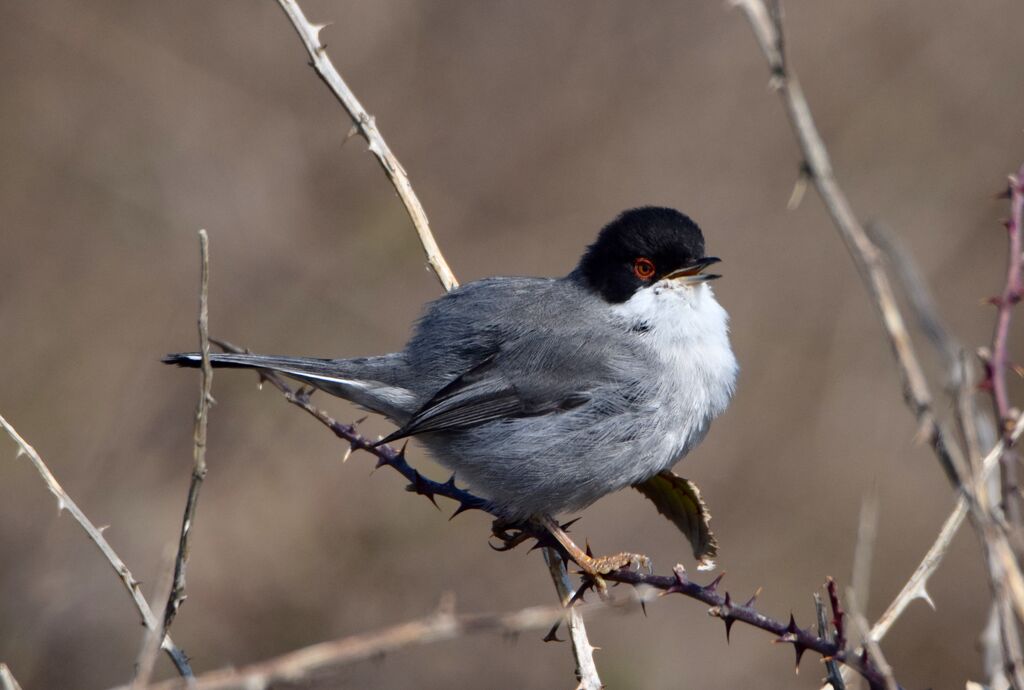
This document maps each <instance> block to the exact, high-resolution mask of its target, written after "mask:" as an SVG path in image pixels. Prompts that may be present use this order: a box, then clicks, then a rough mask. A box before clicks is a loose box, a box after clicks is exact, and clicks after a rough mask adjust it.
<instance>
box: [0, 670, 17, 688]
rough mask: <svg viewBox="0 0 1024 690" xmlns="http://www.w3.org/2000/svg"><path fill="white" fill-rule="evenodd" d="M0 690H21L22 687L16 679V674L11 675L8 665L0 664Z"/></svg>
mask: <svg viewBox="0 0 1024 690" xmlns="http://www.w3.org/2000/svg"><path fill="white" fill-rule="evenodd" d="M0 690H21V686H20V685H18V681H16V680H15V679H14V674H13V673H11V669H9V668H8V667H7V664H0Z"/></svg>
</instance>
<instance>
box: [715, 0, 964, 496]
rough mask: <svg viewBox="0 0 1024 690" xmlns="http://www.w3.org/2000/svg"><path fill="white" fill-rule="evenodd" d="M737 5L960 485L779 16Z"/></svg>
mask: <svg viewBox="0 0 1024 690" xmlns="http://www.w3.org/2000/svg"><path fill="white" fill-rule="evenodd" d="M732 3H733V5H734V6H736V7H739V8H740V9H741V10H743V12H744V14H745V15H746V17H747V19H748V21H749V23H750V26H751V28H752V29H753V31H754V36H755V38H756V39H757V43H758V45H759V46H760V47H761V52H762V53H764V56H765V59H766V60H767V61H768V66H769V68H770V69H771V74H772V85H773V86H774V87H775V88H776V89H777V90H778V92H779V94H780V95H781V97H782V101H783V104H784V106H785V108H786V113H787V115H788V117H789V122H790V125H791V126H792V129H793V133H794V135H795V136H796V139H797V143H798V144H799V146H800V150H801V153H802V154H803V156H804V165H805V170H806V173H807V175H809V176H810V179H811V182H812V183H813V184H814V187H815V189H816V190H817V191H818V195H819V196H820V197H821V199H822V201H823V202H824V204H825V208H826V209H827V210H828V213H829V216H830V217H831V219H832V222H833V224H834V225H835V227H836V229H837V230H838V231H839V235H840V237H841V238H842V239H843V242H844V244H845V245H846V248H847V250H848V252H849V254H850V257H851V258H852V259H853V263H854V265H855V266H856V268H857V271H858V273H859V274H860V276H861V278H862V280H863V281H864V284H865V285H866V286H867V288H868V290H869V291H870V293H871V298H872V300H871V301H872V304H873V305H874V307H875V309H876V310H877V311H878V315H879V317H880V318H881V320H882V324H883V326H884V327H885V334H886V337H887V338H888V340H889V344H890V346H891V347H892V350H893V353H894V354H895V356H896V361H897V364H898V365H899V366H898V368H899V372H900V377H901V379H902V380H903V394H904V400H905V401H906V403H907V405H908V406H909V407H910V409H911V411H912V412H913V413H914V416H915V417H916V419H917V424H918V430H919V432H918V435H919V437H920V438H922V439H926V440H927V441H928V442H929V443H930V444H931V446H932V448H933V450H934V451H935V454H936V456H937V457H938V459H939V461H940V463H941V465H942V468H943V470H944V471H945V472H946V474H947V476H948V478H949V480H950V482H951V483H952V484H953V485H954V486H959V485H960V483H961V477H962V475H963V474H964V462H963V458H962V457H961V455H960V451H959V449H958V448H957V447H956V446H955V445H953V444H950V443H948V442H947V438H948V434H946V433H945V431H944V429H943V428H942V425H941V423H940V422H939V420H938V418H937V417H936V415H935V412H934V409H933V399H932V395H931V392H930V390H929V387H928V381H927V379H926V377H925V374H924V369H923V368H922V367H921V364H920V362H919V360H918V357H917V355H916V353H915V352H914V347H913V344H912V343H911V340H910V334H909V332H908V330H907V326H906V322H905V320H904V318H903V314H902V312H901V311H900V308H899V305H898V303H897V301H896V295H895V293H894V291H893V288H892V284H891V283H890V281H889V278H888V276H887V275H886V273H885V269H884V265H883V261H882V258H883V257H882V253H881V252H880V251H879V250H878V247H876V246H875V244H874V243H873V242H872V241H871V239H870V238H869V237H868V234H867V232H866V231H865V229H864V226H863V225H861V223H860V221H859V220H857V217H856V215H854V213H853V209H852V208H851V206H850V203H849V201H848V200H847V198H846V195H845V194H844V193H843V190H842V189H841V188H840V186H839V183H838V182H837V181H836V178H835V174H834V172H833V170H832V161H831V159H830V158H829V155H828V150H827V149H826V148H825V142H824V141H823V140H822V138H821V135H820V134H819V133H818V129H817V127H816V126H815V124H814V117H813V116H812V114H811V109H810V106H809V105H808V103H807V99H806V98H805V97H804V93H803V89H802V88H801V87H800V82H799V81H798V80H797V79H796V76H795V75H794V74H793V72H792V70H791V69H790V68H789V67H788V66H787V65H786V64H785V56H784V54H783V52H782V45H783V44H782V31H781V25H780V24H779V23H778V15H777V14H776V15H775V16H773V15H772V13H771V12H769V10H768V7H767V6H766V5H765V3H764V1H763V0H732Z"/></svg>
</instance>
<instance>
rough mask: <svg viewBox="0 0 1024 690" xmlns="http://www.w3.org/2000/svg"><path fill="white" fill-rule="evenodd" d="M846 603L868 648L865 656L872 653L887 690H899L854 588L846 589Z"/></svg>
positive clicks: (855, 625) (854, 623) (872, 658)
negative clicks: (869, 629)
mask: <svg viewBox="0 0 1024 690" xmlns="http://www.w3.org/2000/svg"><path fill="white" fill-rule="evenodd" d="M846 605H847V608H848V614H849V616H850V620H852V621H853V625H854V627H856V628H857V633H858V634H859V635H860V636H861V639H862V640H863V642H864V648H865V649H866V650H867V652H866V653H865V654H863V656H864V657H865V658H868V655H870V657H869V658H870V659H871V660H872V661H873V662H874V665H875V667H877V668H878V670H879V672H880V673H881V674H882V678H883V680H884V685H883V687H884V688H885V690H898V688H899V684H898V683H897V682H896V678H895V677H893V673H892V667H891V666H890V665H889V662H888V661H886V660H885V655H884V654H882V648H881V647H880V646H879V644H878V641H877V640H874V639H872V638H871V634H870V633H869V631H868V621H867V619H866V618H864V614H863V612H862V611H863V609H861V608H860V605H859V602H858V601H857V594H856V592H854V590H853V589H852V588H851V589H848V590H847V591H846Z"/></svg>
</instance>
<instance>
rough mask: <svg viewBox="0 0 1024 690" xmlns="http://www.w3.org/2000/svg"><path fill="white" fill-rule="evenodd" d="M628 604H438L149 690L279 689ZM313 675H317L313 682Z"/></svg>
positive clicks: (544, 626)
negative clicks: (392, 657) (426, 611)
mask: <svg viewBox="0 0 1024 690" xmlns="http://www.w3.org/2000/svg"><path fill="white" fill-rule="evenodd" d="M631 603H632V600H627V601H623V602H600V603H594V604H585V605H582V606H578V607H575V608H573V609H571V610H569V611H566V610H565V609H564V608H562V607H561V606H534V607H531V608H526V609H522V610H519V611H514V612H511V613H503V614H463V615H458V614H456V613H455V611H454V607H453V606H452V605H451V604H450V603H444V602H443V603H442V605H441V606H439V607H438V610H437V611H435V612H434V613H433V614H432V615H429V616H426V617H424V618H420V619H417V620H412V621H408V622H406V623H400V624H399V625H394V626H391V627H388V628H384V629H383V630H379V631H377V632H372V633H366V634H359V635H352V636H350V637H343V638H341V639H338V640H333V641H330V642H322V643H319V644H315V645H312V646H309V647H304V648H302V649H298V650H296V651H294V652H289V653H287V654H283V655H281V656H278V657H274V658H272V659H268V660H266V661H262V662H259V663H256V664H252V665H250V666H244V667H242V668H239V669H224V670H218V671H212V672H210V673H204V674H202V675H200V676H198V677H197V678H196V679H195V680H194V681H192V682H189V683H187V684H186V683H184V682H181V681H177V680H175V681H169V682H164V683H158V684H156V685H151V686H149V687H150V688H151V690H171V688H186V687H187V688H190V690H191V689H195V690H227V689H228V688H239V689H244V690H263V689H264V688H268V687H270V686H272V685H275V684H278V683H289V684H293V683H298V682H301V681H304V680H305V681H308V680H310V679H311V678H313V677H317V678H322V676H323V673H324V672H327V671H331V670H334V669H338V668H340V667H342V666H345V665H348V664H352V663H355V662H358V661H363V660H366V659H373V658H379V657H381V656H383V655H385V654H389V653H391V652H395V651H397V650H400V649H404V648H406V647H412V646H418V645H425V644H431V643H434V642H440V641H443V640H451V639H455V638H459V637H464V636H466V635H471V634H476V633H482V632H497V633H501V634H503V635H517V634H520V633H523V632H529V631H532V630H543V629H544V628H548V627H550V626H552V625H554V624H555V623H557V622H559V621H562V620H565V619H566V618H567V617H569V616H572V615H580V614H586V615H588V616H589V615H591V614H593V613H598V612H600V611H608V610H612V609H623V610H625V608H624V607H629V606H630V605H631ZM314 674H317V675H316V676H315V675H314Z"/></svg>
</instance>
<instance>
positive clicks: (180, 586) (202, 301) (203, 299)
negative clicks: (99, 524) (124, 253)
mask: <svg viewBox="0 0 1024 690" xmlns="http://www.w3.org/2000/svg"><path fill="white" fill-rule="evenodd" d="M199 263H200V271H199V319H198V324H197V326H198V330H199V352H200V354H201V355H202V366H201V367H200V370H199V372H200V373H199V402H197V403H196V415H195V416H196V420H195V427H194V430H193V432H192V440H193V444H192V479H191V481H190V482H189V485H188V497H187V498H186V499H185V514H184V516H183V517H182V519H181V535H180V537H179V539H178V553H177V556H176V557H175V559H174V580H173V585H172V587H171V591H170V594H169V596H168V597H167V605H166V606H165V607H164V621H163V629H164V632H167V631H168V630H170V628H171V625H172V624H173V623H174V617H175V616H176V615H177V614H178V609H179V608H180V607H181V604H182V603H183V602H184V601H185V568H186V566H187V565H188V556H189V537H190V536H191V534H192V525H193V523H194V522H195V517H196V508H197V506H198V505H199V490H200V489H201V488H202V486H203V480H204V479H205V478H206V427H207V423H208V419H209V415H210V404H211V403H212V402H213V397H212V396H211V395H210V387H211V385H212V384H213V367H212V366H210V323H209V322H210V308H209V292H210V239H209V237H207V235H206V230H200V231H199Z"/></svg>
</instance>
